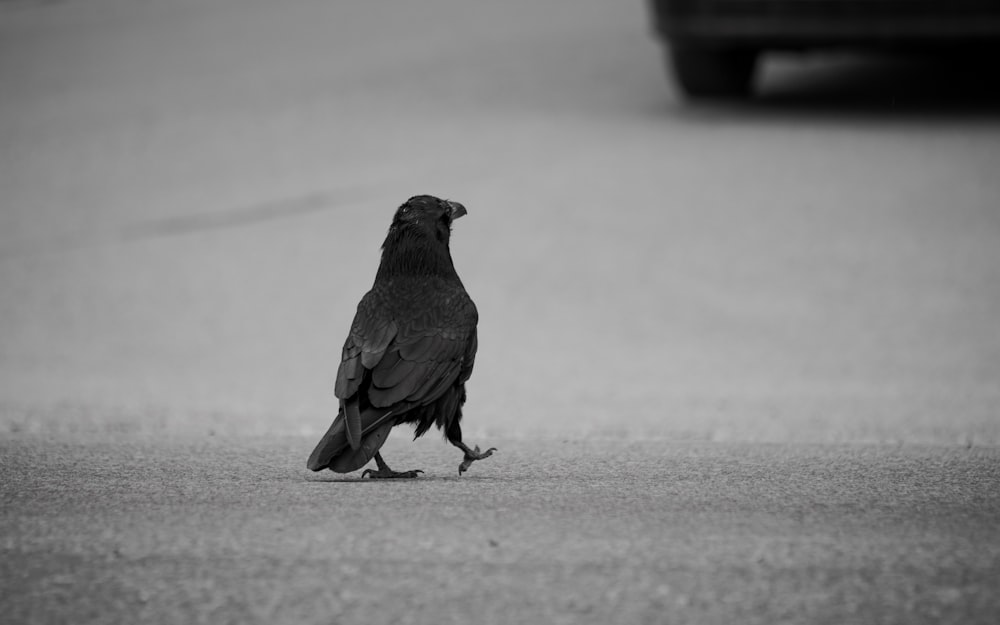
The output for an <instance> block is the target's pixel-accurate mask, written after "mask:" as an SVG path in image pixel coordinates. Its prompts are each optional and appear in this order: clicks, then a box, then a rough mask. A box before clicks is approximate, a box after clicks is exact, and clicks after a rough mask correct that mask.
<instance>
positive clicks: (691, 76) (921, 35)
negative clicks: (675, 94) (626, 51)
mask: <svg viewBox="0 0 1000 625" xmlns="http://www.w3.org/2000/svg"><path fill="white" fill-rule="evenodd" d="M649 4H650V9H651V14H652V18H653V23H654V28H655V30H656V32H657V33H658V35H659V36H660V37H661V38H662V40H663V41H664V43H665V44H666V47H667V48H668V52H669V54H668V58H669V61H668V62H669V64H670V66H671V67H672V69H673V74H674V77H675V79H676V80H677V82H678V84H679V85H680V87H681V88H682V89H683V91H684V92H685V93H686V94H688V95H689V96H694V97H706V96H707V97H719V96H740V95H746V94H748V93H750V91H751V90H752V86H753V76H754V70H755V67H756V65H757V61H758V58H759V57H760V55H761V54H762V53H763V52H767V51H771V50H809V49H814V48H833V47H847V48H859V49H866V48H872V49H893V50H943V49H947V50H952V49H962V50H965V49H980V48H982V49H988V50H990V51H991V52H993V51H995V50H996V48H997V47H998V44H1000V0H649Z"/></svg>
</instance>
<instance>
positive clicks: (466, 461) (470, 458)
mask: <svg viewBox="0 0 1000 625" xmlns="http://www.w3.org/2000/svg"><path fill="white" fill-rule="evenodd" d="M496 450H497V448H496V447H490V448H489V449H487V450H486V451H483V452H481V451H479V445H476V448H475V449H469V448H468V447H466V448H465V458H463V459H462V464H460V465H458V474H459V475H462V474H463V473H465V472H466V471H468V470H469V466H471V465H472V463H473V462H475V461H476V460H482V459H483V458H489V457H490V456H492V455H493V452H494V451H496Z"/></svg>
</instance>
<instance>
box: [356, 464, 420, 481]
mask: <svg viewBox="0 0 1000 625" xmlns="http://www.w3.org/2000/svg"><path fill="white" fill-rule="evenodd" d="M421 473H423V471H421V470H420V469H414V470H412V471H393V470H392V469H390V468H389V467H386V468H384V469H378V470H375V469H365V470H364V472H363V473H362V474H361V478H362V479H364V478H366V477H367V478H371V479H373V480H391V479H410V478H414V477H417V476H418V475H419V474H421Z"/></svg>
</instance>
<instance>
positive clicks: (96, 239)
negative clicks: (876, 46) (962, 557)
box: [0, 0, 1000, 444]
mask: <svg viewBox="0 0 1000 625" xmlns="http://www.w3.org/2000/svg"><path fill="white" fill-rule="evenodd" d="M991 81H992V82H995V81H994V80H993V76H990V75H989V74H988V73H987V74H982V73H975V72H971V73H963V72H956V71H955V69H954V67H952V66H949V65H947V64H941V63H939V62H937V61H936V60H929V59H927V58H922V59H887V58H875V57H859V56H857V55H853V54H837V55H825V54H824V55H808V56H800V55H791V56H789V55H783V56H782V55H779V56H775V57H774V58H768V59H765V60H764V61H763V62H762V63H761V64H760V66H759V67H758V75H757V82H756V89H755V95H754V97H753V98H750V99H746V100H741V101H728V102H727V101H721V102H711V101H710V102H698V103H694V102H691V101H688V100H687V99H685V98H684V97H683V96H682V95H681V94H680V93H679V92H678V90H677V88H676V87H675V86H674V83H673V81H672V80H671V78H670V77H669V76H668V74H667V70H666V66H665V65H664V51H663V48H662V46H661V43H660V42H659V41H658V40H657V38H656V37H655V36H654V32H653V27H652V24H651V19H650V15H649V12H648V10H647V6H646V5H645V4H644V3H643V2H641V0H634V1H631V2H621V1H617V0H615V1H613V0H576V1H574V2H570V1H568V0H531V1H530V2H529V1H523V0H512V1H508V2H503V3H470V2H461V1H459V0H431V1H427V2H420V3H415V2H404V1H388V2H379V3H362V2H321V1H318V0H286V1H285V2H280V3H279V2H270V1H267V2H265V1H263V0H240V1H239V2H237V1H236V0H211V1H195V0H172V1H169V2H164V1H158V2H152V1H140V2H137V1H135V0H88V1H86V2H84V1H82V0H65V1H62V2H55V1H53V2H32V1H29V0H13V1H11V0H5V1H0V434H2V435H12V434H16V433H19V432H36V433H43V434H44V433H50V432H51V433H69V434H72V433H73V432H80V431H93V432H109V433H116V432H137V433H150V434H156V435H170V434H195V435H200V434H216V435H219V436H236V435H242V434H302V435H309V436H312V435H318V434H320V433H321V432H322V431H323V430H325V428H326V427H327V425H328V424H329V422H330V420H331V419H332V417H333V415H334V414H335V412H336V399H335V397H334V396H333V379H334V375H335V373H336V369H337V365H338V363H339V359H340V348H341V345H342V343H343V340H344V337H345V336H346V332H347V329H348V327H349V324H350V321H351V318H352V317H353V315H354V312H355V306H356V304H357V302H358V300H359V299H360V297H361V296H362V294H363V293H364V292H365V291H366V290H367V289H368V288H369V287H370V285H371V282H372V280H373V278H374V274H375V269H376V267H377V264H378V259H379V246H380V244H381V242H382V238H383V236H384V234H385V231H386V229H387V227H388V225H389V221H390V219H391V217H392V214H393V211H394V210H395V208H396V207H397V206H398V205H399V204H400V203H402V202H403V201H404V200H406V198H408V197H409V196H411V195H414V194H418V193H429V194H434V195H439V196H442V197H447V198H451V199H454V200H457V201H460V202H462V203H463V204H465V205H466V206H467V207H468V209H469V216H468V217H467V218H466V219H463V220H461V221H459V222H458V223H457V224H456V227H455V232H454V236H453V239H452V253H453V256H454V258H455V262H456V266H457V268H458V270H459V273H460V274H461V276H462V278H463V280H464V282H465V284H466V286H467V288H468V290H469V292H470V293H471V294H472V296H473V298H474V299H475V301H476V302H477V304H478V306H479V310H480V348H479V357H478V359H477V362H476V371H475V374H474V375H473V378H472V380H471V382H470V384H469V393H470V399H469V403H468V404H467V410H466V418H465V422H464V423H463V427H464V428H465V430H466V433H467V436H468V437H469V438H471V439H472V440H476V439H479V438H481V437H484V436H513V437H519V436H534V435H552V436H563V437H568V438H579V437H595V436H605V437H606V436H611V437H625V438H638V437H645V436H662V437H669V438H690V439H713V440H759V441H814V442H835V441H854V442H858V441H880V442H943V443H949V444H951V443H956V444H970V443H983V444H997V443H1000V323H998V319H1000V105H998V103H1000V99H998V98H997V96H996V94H995V92H994V90H993V86H992V85H991V84H989V83H990V82H991Z"/></svg>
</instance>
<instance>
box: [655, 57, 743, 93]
mask: <svg viewBox="0 0 1000 625" xmlns="http://www.w3.org/2000/svg"><path fill="white" fill-rule="evenodd" d="M757 57H758V52H757V51H756V50H752V49H744V48H707V47H698V46H690V45H674V46H671V49H670V61H669V62H670V66H671V67H672V69H673V75H674V79H675V80H676V81H677V84H678V85H679V86H680V88H681V89H682V90H683V91H684V93H685V94H686V95H687V96H689V97H693V98H737V97H745V96H748V95H750V93H751V91H752V89H753V76H754V70H755V69H756V65H757Z"/></svg>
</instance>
